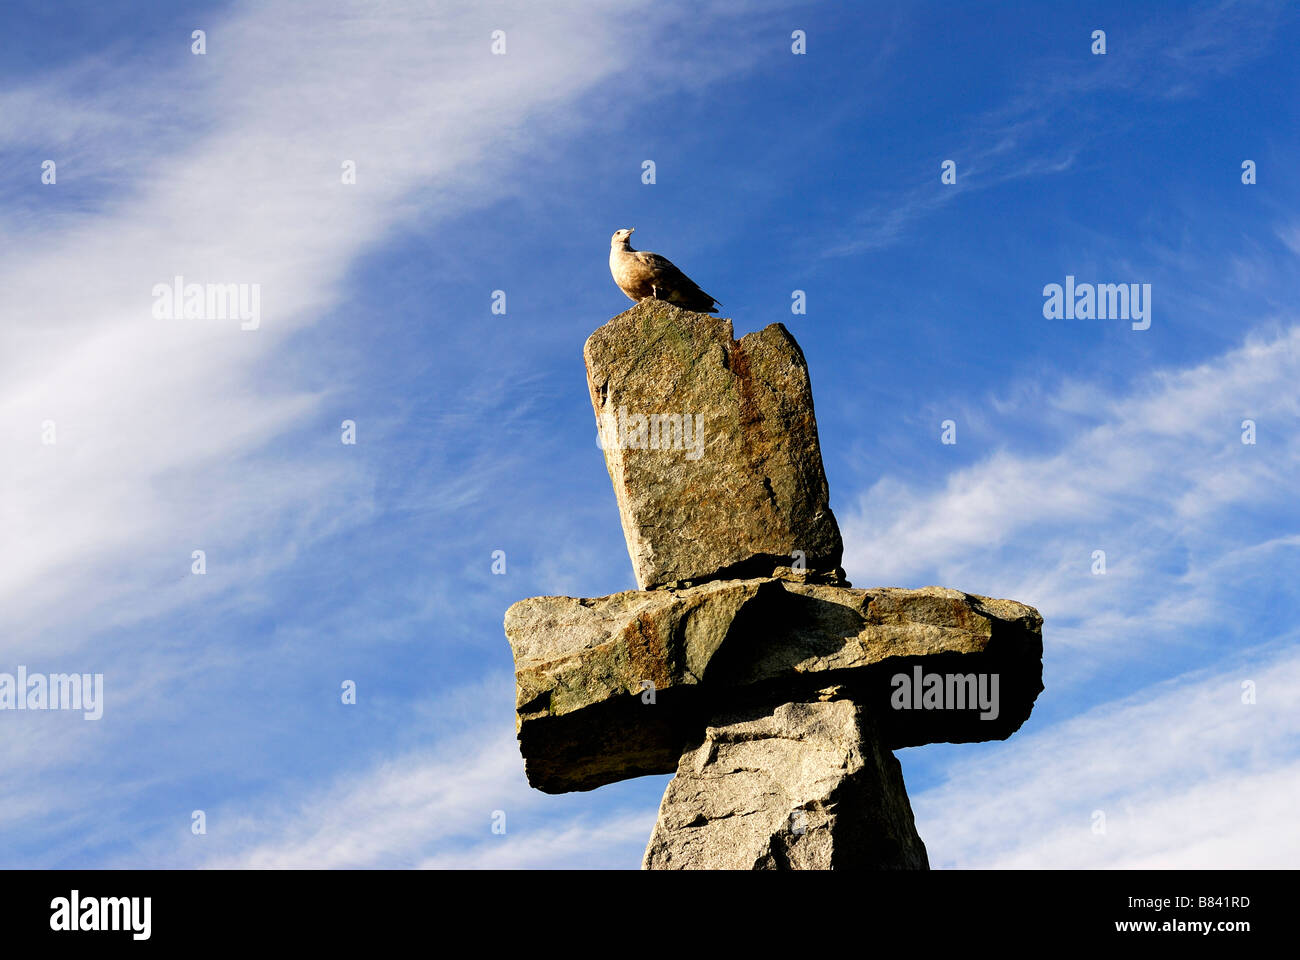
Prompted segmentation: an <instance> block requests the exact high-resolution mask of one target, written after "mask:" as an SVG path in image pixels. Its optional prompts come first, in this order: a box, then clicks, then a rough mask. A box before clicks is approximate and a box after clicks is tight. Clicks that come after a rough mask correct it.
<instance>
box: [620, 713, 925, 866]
mask: <svg viewBox="0 0 1300 960" xmlns="http://www.w3.org/2000/svg"><path fill="white" fill-rule="evenodd" d="M840 692H841V691H839V690H828V691H826V692H825V694H824V695H825V696H827V697H828V698H833V697H836V696H838V695H839V694H840ZM697 741H698V745H692V746H691V747H690V748H688V749H687V750H686V752H684V753H683V754H682V757H681V762H680V764H679V765H678V767H677V776H676V777H674V778H673V780H672V781H671V782H670V783H669V784H668V788H667V790H665V792H664V797H663V802H662V804H661V805H660V808H659V820H658V822H657V823H656V824H655V829H654V833H653V834H652V835H651V837H650V843H649V845H648V846H647V847H646V852H645V859H644V861H643V863H642V866H643V867H645V868H646V869H651V870H674V869H676V870H691V869H722V870H763V869H767V870H829V869H852V868H860V869H926V868H927V867H928V866H929V862H928V860H927V858H926V853H925V845H924V844H923V843H922V842H921V838H920V837H919V836H918V835H917V833H916V826H915V824H914V822H913V819H912V807H911V804H910V803H909V802H908V799H907V790H906V788H905V787H904V785H903V774H902V770H901V769H900V767H899V764H898V761H897V760H896V759H894V756H893V754H892V753H890V752H889V751H888V750H887V749H885V748H884V747H883V746H882V745H881V744H880V741H879V739H878V737H877V736H876V735H875V732H874V730H873V723H872V718H871V714H870V711H868V710H865V709H864V708H862V707H861V706H859V705H858V704H855V703H854V702H853V701H851V700H848V699H828V700H827V701H813V702H795V703H786V704H782V705H780V706H778V707H777V708H776V709H775V710H773V711H771V712H770V713H764V712H762V711H761V709H760V710H757V711H756V710H748V711H738V712H732V713H724V714H721V715H719V716H716V717H714V718H712V719H711V721H710V723H709V725H708V727H707V728H706V729H705V731H704V734H703V737H702V738H697Z"/></svg>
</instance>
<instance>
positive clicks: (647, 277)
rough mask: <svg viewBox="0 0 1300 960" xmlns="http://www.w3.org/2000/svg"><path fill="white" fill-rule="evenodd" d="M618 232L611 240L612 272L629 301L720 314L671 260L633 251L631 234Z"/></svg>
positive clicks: (632, 229) (714, 302)
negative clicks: (663, 303)
mask: <svg viewBox="0 0 1300 960" xmlns="http://www.w3.org/2000/svg"><path fill="white" fill-rule="evenodd" d="M635 229H636V227H627V228H624V229H622V230H615V231H614V235H613V236H612V237H610V238H609V272H610V273H611V274H612V275H613V277H614V282H615V283H616V284H618V288H619V289H620V290H622V291H623V292H624V293H625V294H627V296H628V299H629V300H634V301H636V302H638V303H639V302H640V301H642V300H646V299H650V298H653V299H655V300H666V301H667V302H668V303H673V304H676V305H677V306H679V307H683V308H685V309H687V310H694V311H696V312H697V313H717V312H718V307H720V306H721V305H722V304H721V303H720V302H719V301H717V300H715V299H714V298H713V297H711V296H709V295H708V294H707V293H705V292H704V291H703V290H701V289H700V288H699V287H697V286H696V285H695V281H694V280H692V279H691V278H690V277H688V276H687V275H686V274H684V273H682V272H681V271H680V270H678V269H677V268H676V267H675V266H673V263H672V261H671V260H669V259H668V258H667V257H661V256H659V254H657V253H650V252H649V251H648V250H633V249H632V243H631V239H630V238H631V236H632V231H634V230H635Z"/></svg>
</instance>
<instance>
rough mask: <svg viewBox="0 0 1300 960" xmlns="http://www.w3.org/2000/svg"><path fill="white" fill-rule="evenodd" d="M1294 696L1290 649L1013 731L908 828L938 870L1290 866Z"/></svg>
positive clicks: (1297, 850) (1299, 765)
mask: <svg viewBox="0 0 1300 960" xmlns="http://www.w3.org/2000/svg"><path fill="white" fill-rule="evenodd" d="M1246 682H1249V683H1250V684H1253V689H1252V690H1251V691H1250V694H1251V695H1253V697H1254V699H1255V702H1254V703H1246V702H1243V698H1244V697H1247V689H1245V688H1243V683H1246ZM1297 689H1300V652H1297V650H1296V648H1295V646H1294V642H1293V638H1290V639H1288V642H1287V646H1286V647H1285V648H1284V649H1282V650H1280V651H1279V650H1278V649H1276V648H1275V649H1273V650H1271V651H1267V650H1260V651H1257V652H1255V653H1254V654H1253V655H1249V656H1242V657H1239V658H1233V662H1232V664H1231V666H1230V667H1229V668H1226V669H1219V670H1215V671H1212V672H1210V671H1196V672H1193V673H1189V674H1187V675H1185V676H1183V677H1179V678H1177V679H1175V680H1172V681H1168V682H1166V683H1162V684H1159V685H1156V686H1154V687H1152V688H1150V689H1147V690H1143V691H1142V692H1141V693H1140V694H1137V695H1134V696H1133V697H1130V698H1127V699H1125V700H1121V701H1118V702H1113V703H1106V704H1103V705H1101V706H1099V707H1096V708H1095V709H1092V710H1089V711H1087V712H1085V713H1083V714H1081V715H1080V716H1077V717H1075V718H1073V719H1070V720H1068V721H1065V722H1063V723H1061V724H1058V725H1056V726H1053V727H1051V728H1049V729H1047V730H1042V731H1038V732H1027V731H1022V732H1021V733H1020V734H1018V735H1017V736H1015V737H1013V738H1012V739H1011V740H1009V741H1008V742H1007V743H1005V744H999V745H997V747H996V748H995V749H993V750H991V751H989V752H986V753H982V754H981V755H980V756H979V757H978V758H977V759H972V760H964V761H958V762H956V763H954V764H953V765H952V766H951V767H950V768H949V769H948V771H947V772H948V778H947V781H946V782H945V783H944V784H943V785H942V786H939V787H935V788H933V789H931V790H927V791H924V792H922V793H919V794H917V795H915V796H913V798H912V806H913V810H914V811H915V814H916V818H917V828H918V830H919V832H920V833H921V835H922V837H924V838H925V841H926V843H927V845H928V846H929V849H930V851H931V858H932V861H933V863H934V865H935V866H958V867H985V868H988V867H1012V868H1033V867H1037V868H1043V867H1047V868H1067V867H1083V868H1199V869H1216V868H1243V867H1256V868H1258V867H1273V868H1283V867H1294V866H1295V864H1296V863H1297V862H1300V830H1297V829H1296V828H1295V823H1294V820H1295V818H1294V815H1293V811H1292V807H1293V805H1294V797H1295V796H1296V791H1297V789H1300V754H1298V753H1297V744H1300V704H1298V703H1297V701H1296V698H1295V696H1294V693H1295V691H1296V690H1297Z"/></svg>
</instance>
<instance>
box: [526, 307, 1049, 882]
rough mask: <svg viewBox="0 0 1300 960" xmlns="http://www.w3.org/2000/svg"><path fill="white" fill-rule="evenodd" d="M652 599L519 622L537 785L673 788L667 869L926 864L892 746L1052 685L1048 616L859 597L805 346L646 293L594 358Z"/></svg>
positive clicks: (666, 814) (953, 737)
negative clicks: (744, 330)
mask: <svg viewBox="0 0 1300 960" xmlns="http://www.w3.org/2000/svg"><path fill="white" fill-rule="evenodd" d="M584 354H585V358H586V363H587V380H588V385H589V387H590V390H591V401H592V406H593V407H594V409H595V413H596V420H597V425H598V429H599V436H600V438H601V445H602V447H603V449H604V453H605V463H606V466H607V467H608V469H609V475H610V479H611V480H612V481H613V484H614V491H615V495H616V497H617V500H618V506H619V513H620V516H621V518H622V524H623V533H624V536H625V538H626V540H627V546H628V553H629V554H630V556H631V559H632V567H633V571H634V573H635V576H636V582H637V584H638V585H639V586H640V588H641V589H639V590H630V591H626V592H623V593H617V594H614V595H612V596H608V597H600V598H596V599H575V598H572V597H534V598H532V599H529V600H523V601H520V602H519V603H516V604H515V605H513V606H512V607H511V608H510V609H509V611H507V613H506V620H505V628H506V637H507V639H508V640H509V641H510V644H511V647H512V649H513V652H514V659H515V671H516V681H517V698H516V714H517V727H518V731H519V744H520V749H521V752H522V753H523V756H524V760H525V770H526V773H527V776H528V781H529V783H530V784H531V785H532V786H534V787H536V788H538V789H540V790H543V791H546V792H550V793H561V792H565V791H570V790H590V789H592V788H594V787H598V786H601V785H602V784H606V783H611V782H614V781H617V780H623V779H627V778H630V777H638V776H644V775H647V774H663V773H674V772H675V773H676V776H675V778H674V779H673V780H672V781H671V782H670V783H669V785H668V788H667V790H666V791H665V793H664V798H663V802H662V805H661V807H660V812H659V820H658V823H657V824H656V826H655V829H654V832H653V834H652V835H651V838H650V843H649V845H648V847H647V849H646V854H645V859H644V863H643V865H644V866H645V867H646V868H649V869H682V868H723V869H830V868H849V867H859V868H925V867H926V866H927V858H926V852H925V846H924V844H923V843H922V842H921V839H920V837H919V836H917V833H916V828H915V825H914V823H913V818H912V810H911V806H910V804H909V802H908V799H907V792H906V789H905V787H904V785H903V778H902V772H901V769H900V767H899V764H898V761H897V760H896V759H895V757H894V756H893V753H892V752H891V751H892V750H894V749H897V748H899V747H905V746H915V745H919V744H924V743H933V742H939V741H947V742H971V741H980V740H991V739H1004V738H1006V737H1008V736H1010V735H1011V734H1012V733H1013V732H1015V730H1016V729H1018V728H1019V727H1020V725H1021V724H1022V723H1023V722H1024V720H1025V718H1026V717H1028V715H1029V712H1030V711H1031V710H1032V708H1033V704H1034V701H1035V699H1036V698H1037V696H1038V693H1039V691H1040V690H1041V689H1042V618H1041V617H1040V616H1039V615H1038V613H1037V611H1035V610H1034V609H1033V608H1032V607H1028V606H1025V605H1024V604H1020V603H1016V602H1014V601H1011V600H993V599H990V598H987V597H980V596H974V595H970V594H965V593H961V592H959V591H956V590H948V589H944V588H941V587H926V588H923V589H919V590H904V589H895V588H880V589H872V590H861V589H853V588H852V587H851V586H850V584H849V583H848V582H847V580H845V578H844V571H843V570H841V569H840V562H841V556H842V552H843V544H842V540H841V538H840V532H839V527H838V525H837V524H836V522H835V517H834V515H833V514H832V513H831V509H830V505H829V495H828V490H827V484H826V475H825V472H824V470H823V467H822V458H821V449H820V445H819V443H818V438H817V421H816V417H815V416H814V412H813V402H812V389H811V384H810V381H809V376H808V367H807V363H806V361H805V360H804V356H803V352H802V351H801V350H800V349H799V345H798V344H797V343H796V342H795V340H794V338H793V337H792V336H791V335H790V334H789V332H788V331H787V330H786V329H785V328H784V327H783V326H782V325H780V324H772V325H770V326H768V327H766V328H765V329H763V330H761V331H758V332H756V333H751V334H748V335H747V336H745V337H742V338H741V339H740V340H736V339H735V338H734V335H733V332H732V324H731V321H730V320H728V319H722V318H717V317H714V316H711V315H708V314H702V313H693V312H691V311H687V310H682V309H679V308H678V307H675V306H673V305H671V304H668V303H664V302H662V301H657V300H644V301H641V302H640V303H638V304H637V305H636V306H634V307H633V308H632V309H630V310H628V311H626V312H625V313H622V314H620V315H619V316H617V317H615V318H614V319H612V320H610V321H609V322H608V323H607V324H605V325H604V326H603V327H601V328H600V329H599V330H597V331H596V332H595V333H594V334H592V335H591V337H590V338H589V339H588V341H587V344H586V348H585V350H584Z"/></svg>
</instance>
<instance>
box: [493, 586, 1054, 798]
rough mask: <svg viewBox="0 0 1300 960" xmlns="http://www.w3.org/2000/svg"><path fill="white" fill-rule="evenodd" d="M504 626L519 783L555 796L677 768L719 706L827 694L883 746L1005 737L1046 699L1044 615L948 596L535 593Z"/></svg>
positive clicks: (719, 590)
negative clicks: (840, 698) (866, 715)
mask: <svg viewBox="0 0 1300 960" xmlns="http://www.w3.org/2000/svg"><path fill="white" fill-rule="evenodd" d="M505 629H506V637H507V639H508V640H509V641H510V645H511V648H512V649H513V651H514V657H515V676H516V683H517V699H516V713H517V727H518V732H519V743H520V750H521V752H522V753H523V756H524V760H525V767H526V770H527V774H528V781H529V783H530V784H532V785H533V786H534V787H537V788H538V789H540V790H544V791H546V792H549V793H562V792H565V791H570V790H590V789H592V788H594V787H598V786H601V785H602V784H606V783H612V782H614V781H617V780H623V779H627V778H629V777H636V776H643V775H647V774H660V773H672V772H673V771H674V770H675V769H676V768H677V764H678V760H679V758H680V756H681V753H682V749H683V746H684V745H685V744H686V743H687V742H688V741H690V740H692V739H696V740H698V736H699V734H700V731H702V730H703V728H704V725H705V722H706V720H707V718H708V717H709V716H713V715H715V714H716V712H717V711H718V710H720V709H726V708H728V707H729V706H735V707H738V708H739V707H745V706H757V707H759V708H762V707H766V708H768V709H770V708H772V707H775V706H776V705H778V704H781V703H787V702H791V701H796V700H800V699H806V698H808V697H809V696H814V695H815V691H816V690H818V689H820V688H824V687H826V686H827V685H830V684H839V685H843V686H844V688H845V690H846V691H847V693H846V695H847V696H852V697H853V698H854V699H855V701H857V702H860V703H862V704H864V705H866V707H867V708H868V709H870V710H871V711H872V712H873V716H874V717H875V726H876V729H877V731H878V734H879V736H880V739H881V742H882V743H883V744H884V745H885V746H886V747H887V748H889V749H896V748H899V747H906V746H917V745H920V744H924V743H934V742H951V743H964V742H974V741H981V740H1000V739H1004V738H1006V737H1008V736H1010V735H1011V734H1012V733H1013V732H1015V730H1016V729H1018V728H1019V727H1020V725H1021V724H1022V723H1023V722H1024V720H1025V718H1026V717H1028V716H1029V712H1030V710H1032V709H1033V704H1034V700H1035V699H1036V698H1037V696H1038V693H1039V691H1041V690H1042V649H1043V648H1042V617H1040V616H1039V614H1038V612H1037V611H1036V610H1034V609H1033V608H1032V607H1028V606H1025V605H1024V604H1021V603H1016V602H1015V601H1012V600H995V599H990V598H988V597H980V596H975V595H971V594H966V593H961V592H959V591H957V590H948V589H945V588H942V587H925V588H923V589H920V590H903V589H897V588H880V589H872V590H861V589H852V588H848V587H837V586H830V585H826V584H816V583H799V582H793V581H788V580H782V579H773V578H757V579H749V580H723V581H714V582H710V583H705V584H701V585H699V586H695V587H689V588H684V589H679V590H653V591H626V592H624V593H617V594H613V595H611V596H608V597H600V598H595V599H577V598H573V597H534V598H532V599H529V600H522V601H520V602H519V603H516V604H514V605H513V606H512V607H511V608H510V609H509V610H508V611H507V612H506V620H505ZM900 676H901V677H905V678H906V680H905V681H903V682H899V681H896V679H895V678H896V677H900ZM936 677H937V678H939V679H938V681H937V687H936V681H935V680H934V678H936ZM995 677H996V680H994V679H993V678H995ZM953 678H960V679H953ZM981 678H982V679H981ZM972 681H973V684H972ZM981 683H982V684H983V687H981V686H980V685H981ZM981 692H982V693H983V694H984V699H985V701H986V702H987V705H986V706H983V707H981V706H980V703H979V695H980V693H981ZM959 699H962V700H964V702H961V703H960V704H959V703H958V702H957V701H958V700H959ZM992 701H996V702H992Z"/></svg>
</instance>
